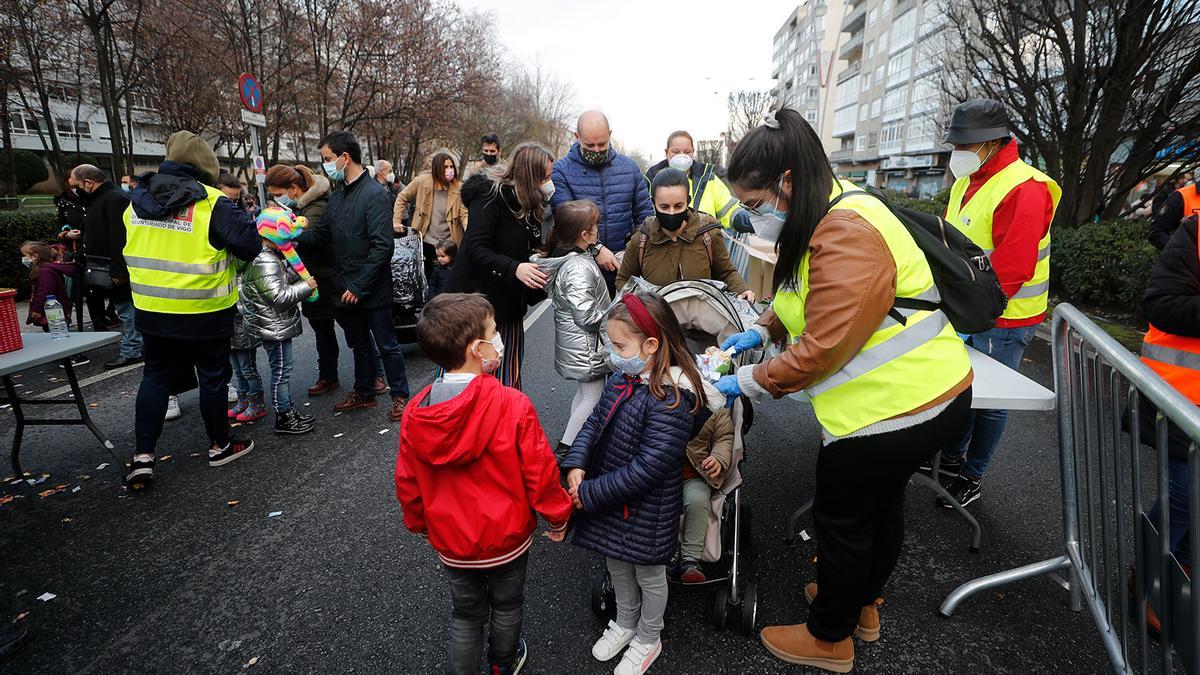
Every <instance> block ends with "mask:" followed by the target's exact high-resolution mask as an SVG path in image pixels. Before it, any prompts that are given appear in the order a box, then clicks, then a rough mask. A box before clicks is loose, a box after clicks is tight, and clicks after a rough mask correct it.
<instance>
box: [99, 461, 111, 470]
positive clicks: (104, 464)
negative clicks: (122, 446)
mask: <svg viewBox="0 0 1200 675" xmlns="http://www.w3.org/2000/svg"><path fill="white" fill-rule="evenodd" d="M107 466H108V462H105V463H103V464H101V465H100V466H98V467H96V470H97V471H99V470H100V469H103V468H105V467H107Z"/></svg>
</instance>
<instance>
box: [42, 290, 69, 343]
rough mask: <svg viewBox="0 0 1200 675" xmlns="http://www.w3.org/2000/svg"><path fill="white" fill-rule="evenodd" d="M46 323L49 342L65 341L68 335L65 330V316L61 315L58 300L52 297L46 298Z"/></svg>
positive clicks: (61, 309) (61, 308)
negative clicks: (48, 331)
mask: <svg viewBox="0 0 1200 675" xmlns="http://www.w3.org/2000/svg"><path fill="white" fill-rule="evenodd" d="M45 312H46V323H47V324H49V326H50V339H51V340H65V339H67V335H68V334H69V330H68V328H67V315H66V314H64V313H63V307H62V305H60V304H59V303H58V299H57V298H55V297H54V296H53V295H47V296H46V307H45Z"/></svg>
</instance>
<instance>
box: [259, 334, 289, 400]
mask: <svg viewBox="0 0 1200 675" xmlns="http://www.w3.org/2000/svg"><path fill="white" fill-rule="evenodd" d="M262 344H263V349H266V350H267V360H268V361H270V363H271V407H272V408H274V409H275V414H277V415H278V414H280V413H285V412H290V411H291V410H292V340H291V338H288V339H287V340H263V341H262Z"/></svg>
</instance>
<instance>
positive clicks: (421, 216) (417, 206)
mask: <svg viewBox="0 0 1200 675" xmlns="http://www.w3.org/2000/svg"><path fill="white" fill-rule="evenodd" d="M461 189H462V183H461V182H460V181H454V182H453V183H451V184H450V188H449V192H448V193H447V194H446V222H447V223H449V224H450V237H451V238H452V239H454V243H456V244H462V238H463V232H465V231H466V229H467V209H466V207H465V206H463V203H462V196H461V193H460V190H461ZM433 190H434V184H433V176H432V175H430V174H429V173H423V174H421V175H419V176H417V177H416V178H414V179H413V180H412V182H411V183H409V184H408V185H407V186H406V187H405V188H404V190H402V191H401V192H400V196H398V197H396V206H395V208H394V209H392V227H393V228H394V229H395V230H396V231H397V232H399V231H400V230H401V229H402V228H403V227H404V215H405V214H406V213H408V205H409V204H412V205H414V210H413V218H412V227H413V229H414V230H416V231H417V232H418V233H420V234H421V236H422V237H423V236H425V231H426V230H427V229H429V220H430V218H431V217H432V215H433Z"/></svg>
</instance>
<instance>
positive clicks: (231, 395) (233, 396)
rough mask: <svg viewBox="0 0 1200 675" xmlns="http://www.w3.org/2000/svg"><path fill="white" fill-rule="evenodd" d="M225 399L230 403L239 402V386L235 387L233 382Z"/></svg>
mask: <svg viewBox="0 0 1200 675" xmlns="http://www.w3.org/2000/svg"><path fill="white" fill-rule="evenodd" d="M225 399H226V401H227V402H229V403H237V400H238V395H237V388H235V387H234V386H233V385H232V384H231V385H229V392H228V393H226V394H225Z"/></svg>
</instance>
